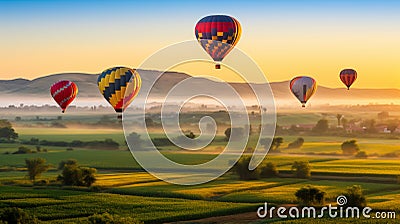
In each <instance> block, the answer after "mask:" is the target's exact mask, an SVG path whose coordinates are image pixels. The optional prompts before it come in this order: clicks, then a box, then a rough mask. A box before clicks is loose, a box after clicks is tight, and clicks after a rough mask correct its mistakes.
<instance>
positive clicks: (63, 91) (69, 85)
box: [50, 80, 78, 113]
mask: <svg viewBox="0 0 400 224" xmlns="http://www.w3.org/2000/svg"><path fill="white" fill-rule="evenodd" d="M50 94H51V96H52V97H53V99H54V100H55V101H56V102H57V104H58V105H59V106H60V107H61V109H62V113H64V112H65V110H66V109H67V107H68V105H69V104H70V103H71V102H72V101H73V100H74V99H75V97H76V95H77V94H78V87H77V86H76V84H75V83H73V82H71V81H68V80H61V81H58V82H56V83H54V84H53V85H52V86H51V87H50Z"/></svg>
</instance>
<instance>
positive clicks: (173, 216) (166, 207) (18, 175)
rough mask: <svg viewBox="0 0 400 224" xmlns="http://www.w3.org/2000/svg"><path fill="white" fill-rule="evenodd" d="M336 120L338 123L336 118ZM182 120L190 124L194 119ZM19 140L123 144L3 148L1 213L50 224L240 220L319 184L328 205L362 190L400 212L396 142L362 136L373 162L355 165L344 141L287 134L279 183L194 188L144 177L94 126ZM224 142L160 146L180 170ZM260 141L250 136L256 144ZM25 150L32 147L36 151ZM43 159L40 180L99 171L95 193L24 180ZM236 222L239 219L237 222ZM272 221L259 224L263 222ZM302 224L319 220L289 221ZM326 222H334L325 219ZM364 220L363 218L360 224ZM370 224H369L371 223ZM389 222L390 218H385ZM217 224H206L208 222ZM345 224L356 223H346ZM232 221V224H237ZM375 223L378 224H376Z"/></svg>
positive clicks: (311, 118)
mask: <svg viewBox="0 0 400 224" xmlns="http://www.w3.org/2000/svg"><path fill="white" fill-rule="evenodd" d="M330 116H331V118H330V119H331V120H332V121H334V116H333V115H330ZM319 118H321V114H318V113H316V114H304V115H301V116H300V118H298V119H301V120H302V121H304V123H307V122H310V123H315V121H316V120H318V119H319ZM185 119H188V120H190V119H193V117H192V116H189V117H187V118H185ZM279 119H280V120H281V122H283V123H285V122H287V123H290V122H293V119H296V117H295V116H292V115H283V116H280V117H278V120H279ZM16 130H17V132H18V133H19V135H20V139H22V140H29V139H31V138H39V139H40V140H48V141H67V142H71V141H74V140H80V141H94V140H99V141H103V140H104V139H106V138H111V139H113V140H114V141H117V142H118V143H119V144H120V149H119V150H97V149H85V148H74V150H73V151H67V150H66V147H54V146H48V147H47V146H42V147H41V148H42V149H44V148H46V149H47V152H37V153H32V154H15V155H14V154H5V152H9V153H12V152H15V151H16V150H17V148H18V147H19V146H21V145H20V144H19V143H1V144H0V183H1V184H2V185H0V207H2V208H4V207H19V208H22V209H24V210H26V211H27V212H28V213H31V214H35V215H36V216H37V217H38V218H39V219H40V220H42V221H45V223H84V222H86V221H87V217H89V216H91V215H93V214H95V213H104V212H108V213H110V214H116V215H121V216H123V217H133V218H136V219H138V220H141V221H144V222H145V223H160V222H174V221H183V220H197V219H203V218H213V217H218V216H222V215H233V216H234V217H235V216H238V217H237V218H236V219H237V220H240V215H241V213H246V212H250V213H254V215H255V212H256V210H257V208H258V207H259V206H260V205H261V204H263V203H264V202H268V203H270V204H273V205H284V204H293V205H296V204H297V203H298V201H297V199H296V197H295V196H294V193H295V192H296V191H297V190H298V189H299V188H301V187H303V186H306V185H312V186H316V187H318V188H319V189H321V190H323V191H325V192H326V202H327V203H335V200H336V197H337V196H338V195H340V194H342V193H343V192H344V191H345V190H346V188H347V187H349V186H352V185H360V186H362V188H363V189H364V193H365V195H366V197H367V202H368V205H369V206H371V207H372V208H373V209H376V210H394V211H397V212H400V207H399V204H400V203H399V202H400V198H399V196H398V195H399V193H400V185H399V184H398V183H396V181H397V177H398V176H400V163H399V162H398V159H397V158H385V157H381V155H384V154H387V153H396V152H400V142H398V141H397V140H393V139H378V138H357V140H358V143H359V146H360V149H361V150H362V151H365V152H366V153H367V154H368V155H372V156H371V157H370V158H368V159H355V158H354V157H349V156H342V155H341V150H340V144H341V143H342V142H343V141H345V140H348V139H349V138H346V137H334V138H332V136H286V135H284V136H282V137H283V139H284V143H283V144H282V146H281V153H280V154H279V153H276V154H268V156H267V157H266V158H265V162H273V163H274V164H276V165H277V168H278V170H279V171H280V173H281V176H280V177H276V178H267V179H265V178H264V179H260V180H251V181H243V180H239V178H238V176H237V175H235V174H233V173H231V172H230V173H227V174H225V175H224V176H222V177H220V178H218V179H216V180H214V181H211V182H209V183H205V184H201V185H195V186H180V185H172V184H168V183H166V182H163V181H161V180H158V179H157V178H155V177H154V176H152V175H150V174H148V173H145V172H143V170H142V168H141V167H140V165H139V164H138V163H137V162H136V161H135V160H134V159H133V157H132V155H131V152H130V151H128V150H127V148H126V146H125V138H124V135H123V132H122V130H121V129H90V128H82V127H81V128H73V129H71V128H58V129H57V128H47V129H43V128H35V127H22V126H19V127H17V128H16ZM151 137H152V138H163V137H165V135H164V134H161V133H158V132H155V133H151ZM298 137H303V138H304V139H305V143H304V145H303V147H302V148H300V149H286V146H287V144H288V143H290V142H291V141H294V140H295V139H297V138H298ZM223 138H224V136H223V135H219V136H217V140H218V141H215V142H213V143H212V144H211V145H210V146H208V147H207V148H206V149H204V150H201V151H197V152H189V151H185V150H180V149H178V148H176V147H174V146H167V147H161V148H160V149H161V152H162V153H163V154H164V155H165V156H166V157H167V158H169V159H171V160H173V161H175V162H178V163H182V164H200V163H204V162H207V161H210V160H212V159H213V158H215V156H217V154H218V153H219V152H221V151H222V150H223V148H224V146H225V142H224V141H223ZM256 141H257V137H255V136H252V137H251V138H250V143H249V145H254V144H255V142H256ZM26 147H28V148H31V149H32V150H34V149H35V146H33V145H26ZM34 157H41V158H45V159H46V160H47V162H48V163H50V164H52V165H53V168H51V169H50V170H49V171H48V172H46V173H44V174H43V175H42V176H41V177H39V178H38V180H55V178H56V177H57V176H58V175H59V174H60V171H58V170H56V167H57V165H58V163H59V162H60V161H62V160H66V159H70V158H71V159H76V160H78V162H79V164H81V165H83V166H88V167H94V168H97V169H98V174H97V176H96V178H97V181H96V183H95V184H94V186H95V187H97V188H98V190H97V191H96V192H92V191H90V190H89V189H87V188H84V187H62V186H60V185H57V184H50V185H48V186H32V183H31V182H30V181H29V180H28V178H27V172H26V169H25V159H26V158H34ZM294 161H308V162H309V163H310V166H311V171H312V178H311V179H298V178H294V177H293V176H292V175H291V165H292V163H293V162H294ZM233 219H235V218H233ZM269 221H278V222H279V221H283V220H279V219H274V220H257V218H254V220H253V221H252V222H253V223H265V222H269ZM291 221H293V222H294V223H302V222H308V221H313V222H311V223H318V222H316V221H315V220H307V219H306V220H291ZM319 221H321V222H324V223H325V222H326V223H329V222H330V220H329V219H321V220H319ZM357 221H360V220H357ZM369 221H371V220H369ZM378 221H379V220H377V221H376V223H379V222H378ZM388 221H391V220H388ZM209 222H213V221H205V222H204V223H209ZM340 222H354V220H351V219H348V220H345V219H341V220H340ZM232 223H235V222H232ZM238 223H240V222H238ZM373 223H374V222H373Z"/></svg>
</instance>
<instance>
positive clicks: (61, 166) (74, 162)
mask: <svg viewBox="0 0 400 224" xmlns="http://www.w3.org/2000/svg"><path fill="white" fill-rule="evenodd" d="M65 165H78V161H77V160H76V159H67V160H62V161H61V162H60V163H59V164H58V170H62V169H64V166H65Z"/></svg>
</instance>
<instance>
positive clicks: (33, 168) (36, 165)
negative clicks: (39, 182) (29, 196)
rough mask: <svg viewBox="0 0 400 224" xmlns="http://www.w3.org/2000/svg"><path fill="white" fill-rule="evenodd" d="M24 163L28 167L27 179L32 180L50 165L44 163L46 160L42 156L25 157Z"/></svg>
mask: <svg viewBox="0 0 400 224" xmlns="http://www.w3.org/2000/svg"><path fill="white" fill-rule="evenodd" d="M25 163H26V167H27V169H28V176H29V179H30V180H32V181H35V179H36V177H38V176H40V175H41V174H42V173H43V172H46V171H47V170H48V169H49V168H50V165H48V164H46V160H45V159H43V158H32V159H25Z"/></svg>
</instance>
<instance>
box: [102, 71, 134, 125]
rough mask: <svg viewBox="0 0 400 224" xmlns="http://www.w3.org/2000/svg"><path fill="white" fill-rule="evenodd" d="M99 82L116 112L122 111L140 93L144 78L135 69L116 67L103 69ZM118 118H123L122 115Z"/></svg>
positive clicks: (104, 94) (105, 96)
mask: <svg viewBox="0 0 400 224" xmlns="http://www.w3.org/2000/svg"><path fill="white" fill-rule="evenodd" d="M97 84H98V87H99V90H100V93H101V94H102V95H103V96H104V98H105V99H106V100H107V101H108V103H109V104H110V105H111V106H112V107H113V108H114V110H115V112H117V113H122V112H123V111H124V110H125V109H126V108H127V107H128V106H129V104H130V103H131V102H132V101H133V99H134V98H135V97H136V96H137V94H138V93H139V90H140V87H141V84H142V80H141V78H140V76H139V74H138V72H137V71H135V70H134V69H130V68H126V67H114V68H109V69H107V70H105V71H103V72H102V73H101V74H100V75H99V77H98V79H97ZM118 118H122V117H121V115H119V116H118Z"/></svg>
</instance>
